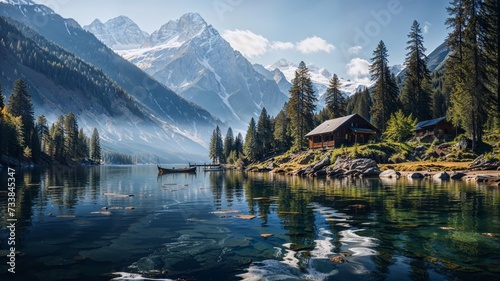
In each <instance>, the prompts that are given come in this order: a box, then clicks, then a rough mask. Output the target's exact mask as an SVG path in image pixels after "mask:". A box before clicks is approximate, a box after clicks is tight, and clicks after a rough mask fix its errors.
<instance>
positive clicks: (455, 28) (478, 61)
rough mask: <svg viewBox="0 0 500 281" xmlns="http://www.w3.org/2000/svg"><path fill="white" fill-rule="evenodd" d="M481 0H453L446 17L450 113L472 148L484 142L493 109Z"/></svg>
mask: <svg viewBox="0 0 500 281" xmlns="http://www.w3.org/2000/svg"><path fill="white" fill-rule="evenodd" d="M481 2H482V1H481V0H454V1H453V2H451V3H450V6H449V7H448V9H447V10H448V13H449V15H450V18H448V19H447V20H446V23H447V24H448V26H449V27H450V28H451V29H452V31H451V32H450V34H449V35H448V41H447V42H448V46H449V47H450V52H451V56H450V58H449V59H448V61H447V64H446V76H447V77H446V79H447V80H448V81H449V82H451V83H452V91H451V97H450V101H451V106H450V108H449V113H450V114H449V115H450V117H451V120H452V121H453V123H454V124H455V125H460V126H462V127H463V128H464V129H465V130H466V132H467V133H468V134H469V135H470V136H471V138H472V149H476V147H477V145H478V144H479V143H481V142H482V136H483V131H484V124H485V123H486V121H487V119H488V113H489V112H490V110H491V109H492V105H493V96H492V93H491V91H489V90H488V87H487V83H488V80H487V78H488V76H487V74H486V65H487V64H486V63H485V62H486V58H485V52H484V50H485V48H484V32H483V30H482V25H481V17H480V14H481V7H482V6H481Z"/></svg>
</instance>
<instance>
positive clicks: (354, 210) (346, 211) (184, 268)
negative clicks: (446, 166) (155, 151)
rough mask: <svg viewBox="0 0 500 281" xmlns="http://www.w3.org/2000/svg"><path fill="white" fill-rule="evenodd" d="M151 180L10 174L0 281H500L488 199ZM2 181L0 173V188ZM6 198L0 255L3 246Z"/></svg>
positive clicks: (435, 191) (145, 171) (61, 172)
mask: <svg viewBox="0 0 500 281" xmlns="http://www.w3.org/2000/svg"><path fill="white" fill-rule="evenodd" d="M156 172H157V171H156V167H155V166H102V167H81V168H76V169H53V170H43V171H39V170H36V169H35V170H24V171H21V170H19V171H17V173H16V175H17V178H16V183H17V190H16V203H17V205H16V209H15V213H16V216H17V217H16V218H17V219H18V222H17V228H16V239H17V240H16V250H17V251H18V253H17V259H16V274H10V273H7V268H8V267H7V266H6V264H5V263H2V264H1V265H0V266H1V270H2V271H1V272H2V273H1V274H2V280H7V279H4V277H3V276H4V275H5V277H8V280H111V279H114V280H132V279H134V280H137V279H145V280H152V279H154V280H158V279H159V280H175V279H177V278H183V279H188V280H352V279H355V278H358V279H359V280H381V279H383V280H421V279H422V280H456V279H459V280H472V279H479V280H495V279H499V276H500V268H499V267H498V264H500V254H499V253H500V238H499V237H498V236H496V235H497V234H498V233H500V193H499V190H498V188H491V187H486V186H481V185H475V184H470V185H469V184H466V183H463V182H456V181H447V182H443V183H440V182H433V181H430V180H419V181H410V180H406V179H401V180H398V181H392V182H383V181H381V180H379V179H355V180H353V179H343V180H329V179H326V178H319V179H316V178H315V179H309V178H297V177H291V176H280V175H271V174H258V173H255V174H253V173H252V174H246V173H241V172H212V173H203V172H202V171H199V172H198V173H197V174H194V175H193V174H172V175H164V176H160V177H158V176H157V175H156ZM6 178H7V175H6V171H5V169H4V171H2V173H1V174H0V182H3V183H4V182H7V179H6ZM5 190H6V186H5V185H2V192H0V199H1V201H0V202H1V207H2V210H3V212H1V218H0V224H2V227H1V232H0V234H1V237H2V240H1V241H2V250H3V251H2V256H5V255H6V254H7V252H6V251H5V250H6V249H7V248H6V247H7V243H6V241H7V240H6V238H7V237H8V235H9V233H8V230H7V229H6V223H7V204H6V202H7V200H6V198H7V193H6V192H5ZM261 234H268V235H267V236H269V237H267V238H264V237H262V236H261ZM271 235H272V236H271ZM4 253H5V254H4Z"/></svg>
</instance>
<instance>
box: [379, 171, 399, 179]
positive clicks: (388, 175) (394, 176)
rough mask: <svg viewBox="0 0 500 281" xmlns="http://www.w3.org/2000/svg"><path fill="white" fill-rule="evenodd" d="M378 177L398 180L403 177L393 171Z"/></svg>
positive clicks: (384, 172) (385, 172)
mask: <svg viewBox="0 0 500 281" xmlns="http://www.w3.org/2000/svg"><path fill="white" fill-rule="evenodd" d="M378 176H379V177H380V178H388V179H398V178H399V177H400V176H401V173H399V172H396V171H394V170H393V169H388V170H385V171H383V172H382V173H380V175H378Z"/></svg>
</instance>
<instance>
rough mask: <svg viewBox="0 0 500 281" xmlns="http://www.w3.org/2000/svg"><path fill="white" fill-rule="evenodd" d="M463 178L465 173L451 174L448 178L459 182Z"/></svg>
mask: <svg viewBox="0 0 500 281" xmlns="http://www.w3.org/2000/svg"><path fill="white" fill-rule="evenodd" d="M463 177H465V173H462V172H453V173H452V174H451V175H450V178H451V179H452V180H461V179H462V178H463Z"/></svg>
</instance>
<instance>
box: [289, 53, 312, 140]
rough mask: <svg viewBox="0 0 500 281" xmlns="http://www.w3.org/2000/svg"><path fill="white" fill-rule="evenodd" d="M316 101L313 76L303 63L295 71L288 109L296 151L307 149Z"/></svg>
mask: <svg viewBox="0 0 500 281" xmlns="http://www.w3.org/2000/svg"><path fill="white" fill-rule="evenodd" d="M316 101H317V99H316V97H315V96H314V90H313V87H312V81H311V74H310V73H309V69H308V68H307V67H306V64H305V63H304V62H303V61H301V62H300V64H299V67H298V68H297V70H296V71H295V78H294V79H293V83H292V88H291V89H290V99H289V101H288V108H287V115H288V117H289V118H290V126H291V132H292V138H293V148H294V149H295V150H303V149H304V148H306V147H307V140H306V138H305V137H304V136H305V134H307V132H309V131H310V130H311V129H312V126H313V117H314V110H315V109H316Z"/></svg>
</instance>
